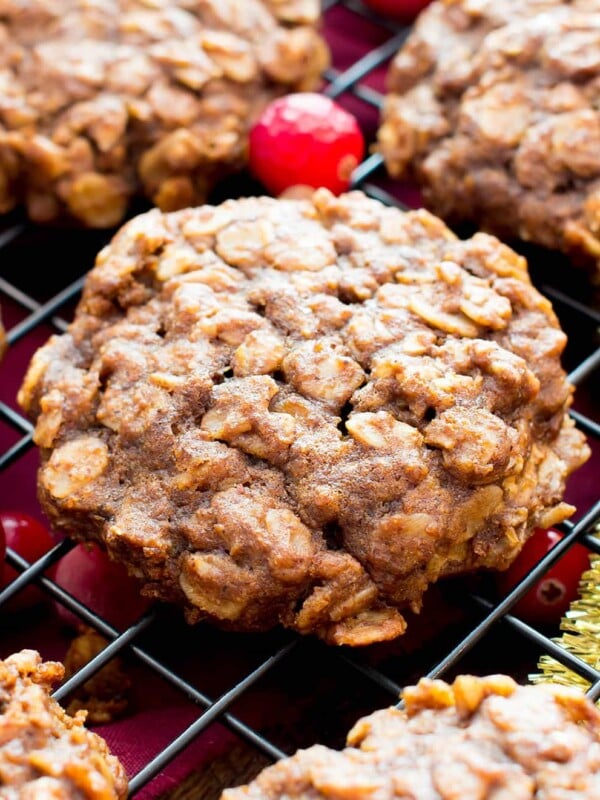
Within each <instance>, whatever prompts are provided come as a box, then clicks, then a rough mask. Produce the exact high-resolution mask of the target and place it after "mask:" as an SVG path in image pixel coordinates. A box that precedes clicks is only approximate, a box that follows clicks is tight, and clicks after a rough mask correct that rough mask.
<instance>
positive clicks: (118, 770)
mask: <svg viewBox="0 0 600 800" xmlns="http://www.w3.org/2000/svg"><path fill="white" fill-rule="evenodd" d="M63 674H64V669H63V667H62V665H61V664H57V663H56V662H53V661H48V662H46V663H42V660H41V658H40V656H39V654H38V653H36V652H34V651H33V650H23V651H21V652H20V653H17V654H16V655H12V656H10V657H9V658H7V659H6V660H5V661H0V796H1V797H2V800H18V799H19V798H20V799H21V800H50V799H51V798H56V800H59V799H60V800H69V798H73V800H79V799H80V798H81V800H83V798H86V800H121V799H122V798H125V797H126V796H127V777H126V775H125V771H124V769H123V767H122V766H121V764H120V763H119V761H118V760H117V759H116V758H115V756H112V755H110V753H109V750H108V747H107V746H106V742H105V741H104V739H101V738H100V736H97V735H96V734H95V733H92V732H91V731H88V730H86V729H85V728H84V727H83V722H84V720H85V716H86V714H85V711H79V712H78V713H77V714H76V715H75V716H74V717H70V716H69V715H68V714H67V713H66V712H65V711H63V709H62V708H61V707H60V706H59V705H58V703H57V702H56V701H55V700H53V699H52V698H51V697H50V691H51V689H52V685H53V684H55V683H58V681H60V680H61V679H62V677H63Z"/></svg>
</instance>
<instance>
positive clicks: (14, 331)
mask: <svg viewBox="0 0 600 800" xmlns="http://www.w3.org/2000/svg"><path fill="white" fill-rule="evenodd" d="M323 7H324V9H325V10H326V11H327V12H328V13H332V14H333V13H335V14H349V15H353V16H356V15H359V16H360V17H362V18H364V19H365V20H367V21H368V22H369V23H376V24H378V25H379V26H380V27H381V30H382V31H384V32H385V33H386V36H387V38H386V39H385V40H384V41H383V43H381V44H379V45H378V46H376V47H374V48H373V49H371V50H368V51H367V52H365V53H364V54H363V55H362V56H361V57H360V58H359V59H358V60H357V61H355V63H353V64H352V65H350V67H349V68H347V69H345V70H343V71H340V70H338V69H336V68H335V67H332V68H331V69H329V70H328V71H327V72H326V73H325V78H326V80H327V81H328V85H327V86H326V87H325V89H324V92H325V93H326V94H328V95H329V96H330V97H336V98H339V99H340V100H341V101H342V102H343V101H344V98H345V97H348V96H350V97H354V98H356V99H358V100H361V101H363V102H366V103H367V104H368V106H370V107H371V108H372V109H373V111H374V112H378V110H379V109H380V108H381V105H382V101H383V98H382V96H381V94H379V93H378V92H377V91H375V90H374V89H373V88H372V86H371V85H368V84H367V82H366V81H367V79H368V78H369V77H370V75H371V73H372V72H373V70H375V69H376V68H379V67H380V66H382V65H384V64H385V62H386V61H387V60H388V59H389V58H390V57H391V56H392V55H393V54H394V52H395V51H396V50H397V48H398V47H399V46H400V44H401V43H402V42H403V40H404V39H405V37H406V35H407V33H408V29H407V28H403V27H402V26H400V25H397V24H395V23H393V22H390V21H389V20H382V19H381V18H379V17H378V16H377V14H375V13H374V12H372V11H371V10H370V9H368V8H367V7H366V6H364V5H363V4H362V3H361V2H359V0H324V2H323ZM384 177H385V171H384V169H383V159H382V158H381V156H380V155H379V154H378V153H371V154H370V155H368V156H367V158H366V159H365V160H364V161H363V162H362V164H360V165H359V166H358V167H357V169H356V170H355V172H354V174H353V180H352V185H353V187H354V188H360V189H362V190H363V191H365V192H366V193H367V194H368V195H369V196H371V197H374V198H377V199H378V200H380V201H382V202H384V203H387V204H394V205H397V206H400V207H404V206H403V205H402V203H400V202H399V201H398V198H397V197H395V196H394V195H393V194H391V193H390V191H389V190H388V189H387V188H385V187H384V186H382V185H381V182H380V179H381V178H384ZM29 232H30V227H29V226H28V225H27V224H21V223H18V224H13V225H11V226H10V227H8V228H7V229H6V230H4V231H3V232H0V270H2V265H3V264H6V263H7V259H10V258H11V257H12V256H11V252H12V248H13V247H14V246H15V245H16V244H18V242H19V240H20V239H21V238H22V237H26V236H27V235H28V233H29ZM60 238H61V234H57V235H56V242H57V248H60ZM57 252H60V250H59V249H57ZM82 285H83V278H79V279H77V280H75V281H74V282H72V283H70V284H69V285H68V286H62V285H61V284H60V275H59V274H58V273H57V275H56V291H55V292H54V293H53V295H52V296H51V297H50V298H49V299H48V300H47V301H46V302H43V303H40V302H39V301H38V300H37V299H36V298H35V297H33V296H32V295H31V294H29V293H28V292H26V291H24V289H23V287H22V286H17V285H15V283H13V282H11V281H9V280H8V279H7V278H6V277H1V276H0V296H2V295H3V296H4V297H5V298H8V300H9V301H10V302H12V303H13V304H14V305H15V306H16V307H18V308H20V309H22V311H23V312H24V313H25V316H24V318H23V319H22V320H21V321H20V322H19V323H18V324H16V325H14V326H13V327H12V328H11V329H10V330H9V331H8V339H9V342H10V343H11V344H15V343H17V342H20V341H22V340H26V339H27V337H28V336H30V335H31V334H34V333H35V332H36V331H37V330H38V326H40V325H41V324H47V323H50V324H51V325H53V326H54V328H56V329H57V330H59V331H64V330H65V328H66V326H67V320H66V318H65V317H63V316H60V313H65V316H66V312H64V307H65V306H66V305H67V304H68V303H70V302H71V301H74V300H76V299H77V296H78V294H79V292H80V290H81V287H82ZM541 289H542V291H543V292H544V293H545V294H546V295H547V296H548V297H550V298H551V299H552V300H553V301H554V302H555V303H556V305H557V307H560V308H563V309H565V310H568V312H569V313H570V314H571V315H573V316H574V317H575V318H576V319H578V320H582V321H585V322H586V324H587V325H588V326H589V325H590V324H592V325H600V312H599V311H598V310H597V309H596V308H594V307H593V306H591V305H588V304H587V303H586V302H585V300H582V299H581V298H579V297H572V296H570V295H569V294H568V292H565V291H564V289H563V288H558V287H555V286H553V285H552V284H551V283H545V284H544V285H543V286H542V287H541ZM599 369H600V348H598V349H595V350H593V351H592V352H590V351H589V350H588V352H586V353H584V354H581V357H580V358H579V359H578V360H577V363H576V364H574V365H573V366H572V369H571V372H570V379H571V380H572V381H573V382H574V383H580V382H582V381H584V380H589V379H590V377H591V376H597V374H598V371H599ZM571 417H572V418H573V420H574V421H575V422H576V424H577V425H578V426H579V427H580V428H581V429H582V430H584V431H585V432H586V433H587V435H588V436H589V437H591V438H592V439H593V440H594V441H596V442H598V441H600V424H599V422H598V421H596V420H594V419H592V418H590V416H589V415H588V414H584V413H582V412H581V411H575V410H572V411H571ZM0 422H3V423H4V424H6V425H8V426H9V427H10V428H11V429H12V430H14V431H15V432H16V433H17V434H18V435H19V437H20V438H19V439H18V441H17V442H15V443H13V444H11V445H10V446H9V447H7V448H6V450H5V451H4V452H0V487H1V479H2V473H3V472H4V471H6V470H8V469H9V468H10V467H12V466H13V465H14V464H15V462H17V461H19V459H21V458H23V456H24V455H25V454H26V453H27V452H28V451H29V449H30V448H31V447H32V445H33V441H32V426H31V424H30V423H29V421H28V420H26V419H25V418H23V417H22V416H21V414H19V413H18V412H17V411H15V410H14V408H12V407H11V406H9V405H6V404H5V403H1V402H0ZM31 479H32V480H34V476H33V475H32V476H31ZM581 511H582V517H581V519H580V520H579V522H577V523H576V524H573V523H569V522H567V523H564V524H563V525H562V526H561V529H562V530H563V531H564V533H565V535H564V538H563V539H562V540H561V541H560V542H559V543H558V544H557V545H556V547H555V548H553V549H552V551H551V552H550V553H548V554H547V555H546V556H545V557H544V558H543V559H542V560H541V561H540V562H539V564H538V565H537V566H536V567H535V568H534V569H532V571H531V572H530V573H529V574H528V575H527V576H526V577H525V578H524V579H523V581H522V582H521V583H520V584H519V585H518V586H517V587H515V588H514V589H513V591H512V592H511V593H510V594H509V595H508V596H507V597H505V598H504V599H503V600H502V601H501V602H499V603H493V602H492V601H490V600H489V599H488V598H485V597H482V596H480V595H479V594H476V595H473V596H472V597H471V601H472V606H473V608H475V609H477V610H478V613H479V614H480V616H481V615H482V617H481V618H480V619H479V621H478V622H477V623H476V624H475V625H474V626H473V627H471V628H470V629H469V630H467V631H466V632H462V633H461V634H459V638H458V641H455V642H454V643H453V644H452V646H451V647H450V649H449V651H448V652H443V653H442V654H441V655H439V654H437V655H435V654H434V655H433V661H432V663H429V664H428V665H427V666H426V667H425V668H424V669H423V670H422V672H423V674H428V675H429V676H431V677H439V676H443V675H446V674H447V673H448V672H450V671H452V670H454V669H456V668H458V667H459V666H460V664H461V663H462V661H463V659H464V658H465V657H466V656H467V655H468V654H469V653H470V652H471V651H474V649H476V648H477V646H478V643H479V642H481V640H482V639H483V638H484V637H485V636H486V635H487V634H488V633H490V631H492V630H494V631H495V630H496V626H504V627H505V628H508V629H509V630H510V631H511V632H512V634H514V635H515V636H517V637H518V638H519V639H520V640H522V641H523V642H527V643H529V644H530V645H532V646H534V647H536V648H537V651H538V652H539V653H547V654H549V655H551V656H553V657H554V658H556V659H558V661H560V662H561V663H562V664H564V665H565V666H567V667H568V668H570V669H572V670H574V671H575V672H577V673H578V674H579V675H581V676H582V677H583V678H585V679H586V680H588V681H589V682H590V683H591V688H590V690H589V695H590V697H592V698H594V699H596V698H598V697H599V696H600V672H599V671H598V670H596V669H594V668H593V667H591V666H589V665H588V664H585V663H584V662H582V661H581V660H580V659H578V658H577V657H575V656H574V655H572V654H571V653H568V652H566V651H565V650H563V649H562V648H561V647H560V645H559V644H557V643H555V642H554V641H552V640H551V639H549V638H548V637H547V636H546V635H545V634H544V633H543V632H541V631H539V630H537V629H535V628H533V627H532V626H530V625H527V624H526V623H525V622H523V621H522V620H520V619H518V618H517V617H516V616H514V615H513V614H511V613H510V611H511V609H512V608H513V606H514V605H515V603H516V602H517V601H518V600H519V598H520V597H522V596H523V595H524V594H525V593H526V592H527V591H528V590H529V589H530V588H531V587H532V585H533V584H534V583H535V582H537V581H538V580H539V579H540V578H541V577H542V576H543V575H544V574H545V573H546V572H547V570H548V569H549V568H550V567H551V566H552V564H554V563H555V562H556V561H557V560H558V558H560V557H561V556H562V555H563V554H564V553H565V552H566V551H567V550H568V549H569V548H570V547H572V546H573V545H574V544H575V542H582V543H584V544H586V545H587V546H588V547H590V548H591V549H592V550H594V551H596V552H600V541H599V540H598V539H597V538H596V537H595V536H594V535H593V526H594V524H595V522H596V521H597V519H598V517H599V516H600V501H597V502H596V503H595V504H593V505H592V506H591V507H590V508H588V509H581ZM72 546H73V545H72V544H71V543H70V542H66V541H65V542H62V543H61V544H59V545H57V546H56V547H55V548H53V550H52V551H50V552H49V553H48V554H46V555H45V556H43V557H42V558H41V559H39V560H38V561H37V562H35V563H34V564H29V563H28V562H27V561H25V560H24V559H23V558H21V557H20V556H19V555H18V554H17V553H15V552H13V551H9V552H8V554H7V561H8V563H9V564H10V565H11V566H12V567H14V568H15V569H16V570H18V571H19V573H20V574H19V576H18V577H17V578H16V579H15V580H14V581H13V582H12V583H11V584H10V585H9V586H7V587H6V588H5V589H4V590H2V591H0V608H1V607H2V606H3V605H4V604H5V603H6V602H8V601H9V600H10V599H11V598H14V597H15V595H17V594H18V593H19V592H21V591H23V589H25V588H26V587H27V586H29V585H32V584H33V585H36V586H38V587H39V588H40V589H41V590H42V591H44V592H45V593H47V594H48V596H49V597H51V598H52V599H53V600H54V601H55V602H58V603H60V604H61V605H63V606H64V607H65V608H66V609H68V610H69V611H71V612H72V613H74V614H75V615H76V616H77V617H79V618H80V619H81V620H82V621H83V622H84V623H85V624H87V625H90V626H92V627H93V628H95V629H96V630H98V631H99V632H100V633H101V634H102V635H103V636H105V637H106V639H107V640H108V642H109V644H108V645H107V647H106V648H105V649H104V650H103V651H102V652H101V653H99V654H98V655H97V656H96V657H95V658H93V659H92V660H91V661H90V662H89V663H88V664H87V665H86V666H85V667H83V668H82V669H81V670H79V671H77V672H76V673H75V674H74V675H73V676H72V677H71V678H70V679H69V681H67V682H66V683H65V684H63V686H62V687H60V688H59V689H58V691H57V692H56V694H55V696H56V697H57V698H58V699H64V698H65V697H67V696H68V695H69V694H70V693H72V692H73V691H75V690H76V689H77V688H78V687H80V686H81V685H82V684H83V683H84V682H86V681H87V680H88V679H89V678H90V677H91V676H93V675H94V674H96V673H97V672H98V671H99V670H100V669H101V668H102V667H103V666H104V665H105V664H106V663H108V661H109V660H110V659H111V658H113V657H114V656H115V655H117V654H125V653H127V654H130V655H131V656H133V657H134V658H135V659H136V660H137V661H138V662H139V663H140V664H142V665H144V666H145V667H146V668H147V669H149V670H151V671H152V672H153V673H154V674H155V675H157V676H159V677H160V678H162V679H163V680H164V681H165V682H166V683H168V684H169V685H170V686H172V687H174V688H176V689H177V690H179V691H180V692H181V693H182V694H183V695H185V697H186V698H188V699H190V700H191V701H193V702H194V703H196V704H197V705H198V707H199V713H198V717H197V718H196V719H195V720H194V722H192V723H191V724H190V725H189V726H188V727H187V728H186V729H185V730H184V731H183V732H182V733H180V734H179V735H178V736H176V737H175V738H174V739H173V740H172V741H171V742H170V743H169V744H168V746H167V747H165V748H164V749H163V750H161V751H160V752H159V753H158V754H157V755H156V756H155V757H154V758H152V759H151V760H150V761H149V762H148V763H147V764H145V765H144V767H143V768H142V769H141V770H140V771H139V772H138V773H137V775H134V776H132V778H131V781H130V791H131V794H132V795H135V794H136V793H137V792H139V791H140V790H141V789H142V788H143V787H144V786H146V785H147V784H148V783H149V782H150V781H152V779H153V778H154V777H155V776H156V775H157V774H158V773H159V772H160V771H161V770H163V769H164V768H165V767H166V766H167V764H168V763H169V762H170V761H171V760H172V759H173V758H174V757H175V756H176V755H178V754H179V753H180V752H181V751H182V750H183V749H184V748H185V747H187V746H188V745H189V744H190V743H191V742H192V741H193V740H194V739H195V738H196V737H197V736H198V735H199V734H200V733H201V732H202V731H204V730H206V729H207V728H208V727H209V726H210V725H211V724H213V723H214V722H215V721H217V720H218V721H219V722H222V723H223V724H225V725H226V726H227V727H228V728H229V729H230V730H231V731H233V732H234V733H235V734H237V735H238V736H239V737H241V738H242V739H243V740H244V741H246V742H247V743H248V744H250V745H252V746H253V747H254V748H256V749H257V750H260V751H261V752H262V753H264V754H266V755H267V756H268V757H269V758H271V759H276V758H279V757H282V756H283V755H284V752H283V751H282V749H281V747H280V746H279V745H278V744H277V743H275V742H274V741H272V740H271V739H270V738H269V737H267V736H266V735H264V734H263V733H262V732H261V731H259V730H256V729H254V728H253V727H252V726H250V725H248V724H246V723H245V722H243V721H242V720H241V719H239V717H238V716H236V715H234V714H232V713H231V710H230V709H231V706H232V705H233V704H234V703H235V702H237V701H238V700H240V698H242V697H244V696H246V695H249V694H250V693H251V692H252V691H253V690H254V687H255V686H256V684H257V682H258V681H262V680H266V679H268V678H269V677H270V676H271V675H272V674H273V672H274V670H275V669H276V668H278V667H279V666H280V665H281V664H282V663H284V662H285V663H289V662H293V660H294V659H301V658H302V655H303V652H304V650H303V648H304V644H305V643H304V642H303V641H302V640H300V639H299V638H298V637H294V636H291V635H290V636H289V637H288V639H287V642H286V643H284V644H283V645H281V643H279V644H278V645H277V646H276V647H275V649H274V650H273V652H271V653H270V654H269V655H268V656H267V657H265V658H263V659H262V660H261V661H260V663H259V664H258V665H257V666H255V667H254V668H253V669H251V670H250V671H249V672H247V674H246V675H245V677H244V678H242V679H241V680H236V681H235V682H234V683H233V684H232V685H231V686H229V687H228V688H227V689H226V690H225V691H224V692H222V693H221V696H220V697H219V699H217V700H216V701H215V700H213V699H212V698H211V697H210V696H209V695H208V694H206V693H205V692H204V691H202V690H201V689H199V688H198V687H197V686H195V685H193V684H192V683H191V682H190V681H189V680H187V679H186V678H184V677H183V675H181V674H178V672H177V671H176V670H174V669H172V668H171V667H169V666H168V665H167V664H165V663H164V662H163V661H161V660H160V659H158V658H156V657H155V656H154V655H153V654H152V652H151V651H150V649H149V647H148V646H147V645H146V643H145V642H146V639H150V640H151V637H152V633H153V630H154V628H155V627H156V624H157V621H158V620H159V619H160V609H151V610H150V611H149V612H148V613H147V614H145V615H144V616H143V617H142V618H141V619H139V620H138V621H137V622H136V623H134V624H133V625H130V626H129V627H127V628H126V629H125V630H124V631H118V630H117V629H115V628H114V627H113V626H112V625H110V624H109V623H108V622H107V621H106V620H103V619H101V618H100V617H98V615H97V614H95V613H94V612H93V611H92V610H91V609H89V608H86V607H85V606H84V605H82V604H81V603H80V602H79V601H78V600H76V599H75V598H74V597H72V596H71V595H70V594H69V593H67V592H66V591H65V590H64V589H62V588H61V587H60V586H59V585H57V583H56V582H55V581H54V580H52V578H51V577H49V574H48V570H49V568H50V567H52V566H53V565H54V564H56V563H57V562H58V561H59V560H60V559H61V558H63V557H64V555H65V554H66V553H68V552H69V550H70V549H71V547H72ZM142 634H144V636H143V637H142ZM141 638H143V639H144V644H140V639H141ZM179 646H180V647H181V648H184V647H185V643H184V642H180V643H179ZM241 646H243V645H241ZM327 657H328V659H329V660H331V662H332V664H333V665H334V667H333V669H335V670H339V671H343V670H347V671H348V674H351V675H353V676H354V679H355V680H356V681H359V683H360V686H361V690H360V692H359V694H363V688H364V692H367V690H370V689H372V690H373V691H375V692H379V693H380V694H379V695H378V697H380V698H383V699H381V700H380V701H379V702H385V697H387V698H388V699H391V698H393V697H397V695H398V693H399V691H400V688H401V682H402V681H403V680H405V679H406V676H407V675H408V674H409V669H408V668H404V665H403V664H399V665H398V664H397V665H395V666H394V669H393V671H392V672H393V674H388V671H387V668H383V667H381V666H377V665H373V664H371V663H367V662H366V661H365V658H364V657H363V655H362V654H356V653H354V652H350V651H347V650H340V651H336V650H333V649H331V648H329V649H328V650H327ZM352 699H353V698H349V701H350V700H352Z"/></svg>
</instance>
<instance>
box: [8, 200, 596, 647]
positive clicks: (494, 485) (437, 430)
mask: <svg viewBox="0 0 600 800" xmlns="http://www.w3.org/2000/svg"><path fill="white" fill-rule="evenodd" d="M565 341H566V337H565V335H564V334H563V333H562V332H561V331H560V329H559V327H558V323H557V320H556V317H555V316H554V313H553V311H552V308H551V305H550V303H549V302H548V301H547V300H545V299H544V298H543V297H542V296H541V295H540V294H538V292H537V291H536V290H535V289H534V288H533V287H532V285H531V284H530V282H529V277H528V275H527V267H526V263H525V261H524V260H523V259H522V258H520V257H519V256H517V255H516V254H515V253H513V252H512V251H511V250H509V249H508V248H507V247H505V246H504V245H502V244H500V243H499V242H498V241H497V240H496V239H494V238H492V237H490V236H487V235H485V234H478V235H477V236H474V237H473V238H472V239H469V240H467V241H459V240H458V239H457V238H456V237H455V236H454V235H453V234H452V233H451V232H450V231H449V230H448V228H446V226H445V225H444V224H443V223H442V222H441V221H440V220H438V219H436V218H435V217H433V216H431V215H430V214H429V213H428V212H426V211H413V212H410V213H407V214H404V213H402V212H401V211H399V210H397V209H393V208H386V207H385V206H383V205H381V204H380V203H378V202H376V201H374V200H369V199H368V198H367V197H365V196H364V195H362V194H360V193H358V192H356V193H353V194H348V195H344V196H342V197H340V198H335V197H333V196H332V195H331V194H330V193H329V192H327V191H326V190H320V191H318V192H316V193H315V194H314V196H313V197H312V199H311V200H307V201H294V200H274V199H272V198H266V197H265V198H249V199H242V200H237V201H234V200H230V201H228V202H226V203H224V204H223V205H221V206H218V207H209V206H206V207H204V208H196V209H187V210H185V211H181V212H177V213H173V214H167V215H165V214H162V213H161V212H159V211H152V212H150V213H148V214H145V215H142V216H140V217H137V218H136V219H134V220H133V221H131V222H130V223H128V224H127V225H126V226H125V227H124V228H123V229H122V230H121V231H120V233H119V234H117V236H116V237H115V239H114V240H113V242H112V244H110V245H109V246H108V247H106V248H105V249H104V250H103V251H102V252H101V253H100V255H99V257H98V260H97V263H96V267H95V268H94V269H93V270H92V272H91V273H90V274H89V276H88V278H87V283H86V287H85V290H84V295H83V299H82V301H81V303H80V305H79V308H78V310H77V314H76V318H75V321H74V323H73V324H72V325H71V327H70V329H69V332H68V333H66V334H65V335H63V336H56V337H53V338H52V339H51V340H50V341H49V343H48V344H47V345H46V346H45V347H43V348H42V349H41V350H40V351H39V352H38V353H37V354H36V356H35V357H34V359H33V362H32V364H31V366H30V369H29V372H28V374H27V376H26V379H25V382H24V385H23V387H22V389H21V392H20V395H19V399H20V402H21V404H22V406H23V408H24V409H25V410H26V411H27V412H28V413H29V414H30V415H31V417H32V418H33V419H35V420H36V423H37V424H36V431H35V441H36V442H37V444H38V445H39V446H40V448H41V455H42V467H41V470H40V473H39V493H40V498H41V502H42V504H43V506H44V508H45V510H46V513H47V514H48V515H49V517H50V519H51V520H52V523H53V525H54V526H55V527H56V528H58V529H61V530H65V531H66V532H67V533H69V535H71V536H74V537H75V538H77V539H82V540H85V539H90V538H92V539H97V540H99V541H101V542H103V544H104V546H105V547H106V548H107V550H108V551H109V553H110V554H111V556H112V557H113V558H115V559H117V560H120V561H123V562H124V563H125V564H126V565H127V566H128V568H129V570H130V571H131V572H132V573H133V574H135V575H136V576H138V577H140V578H141V579H142V580H143V581H144V582H145V584H146V588H145V591H146V593H147V594H149V595H151V596H154V597H159V598H161V599H163V600H168V601H175V602H178V603H181V604H183V605H184V606H185V608H186V611H187V617H188V619H189V620H190V621H192V622H193V621H196V620H201V619H209V620H212V621H213V622H217V623H219V624H220V625H223V626H225V627H228V628H233V629H239V630H263V629H267V628H270V627H272V626H273V625H276V624H278V623H280V624H283V625H285V626H287V627H290V628H294V629H295V630H297V631H300V632H301V633H317V634H318V635H319V636H321V637H323V638H324V639H326V640H327V641H329V642H335V643H338V644H351V645H360V644H367V643H369V642H373V641H378V640H383V639H390V638H393V637H395V636H398V635H399V634H400V633H402V632H403V630H404V627H405V623H404V620H403V618H402V616H401V615H400V613H399V611H398V609H401V608H403V607H406V606H410V607H411V608H412V609H414V610H418V609H419V607H420V604H421V598H422V595H423V592H424V591H425V590H426V588H427V586H428V585H429V584H430V583H431V582H433V581H436V580H437V579H438V578H439V577H441V576H444V575H451V574H455V573H459V572H465V571H470V570H474V569H477V568H480V567H495V568H500V569H502V568H505V567H507V566H508V565H509V564H510V562H511V561H512V559H513V558H514V557H515V556H516V555H517V553H518V552H519V549H520V547H521V545H522V543H523V542H524V541H525V539H526V538H527V537H528V536H529V534H530V532H531V531H532V529H533V527H534V526H536V525H543V526H547V525H551V524H553V523H556V522H558V521H560V520H563V519H564V518H565V517H567V516H569V515H570V514H571V512H572V510H573V509H572V507H571V506H568V505H566V504H565V503H563V502H562V494H563V489H564V484H565V480H566V478H567V476H568V475H569V473H570V472H571V471H572V470H573V469H575V468H576V467H577V466H579V465H580V464H581V463H582V462H583V461H585V459H586V458H587V456H588V448H587V446H586V445H585V442H584V438H583V436H582V434H581V433H579V432H578V431H577V430H576V429H575V428H574V427H573V424H572V422H571V421H570V419H569V417H568V416H567V408H568V407H569V404H570V402H571V387H570V385H569V384H568V383H567V381H566V378H565V373H564V372H563V370H562V369H561V366H560V354H561V352H562V350H563V347H564V345H565Z"/></svg>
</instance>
